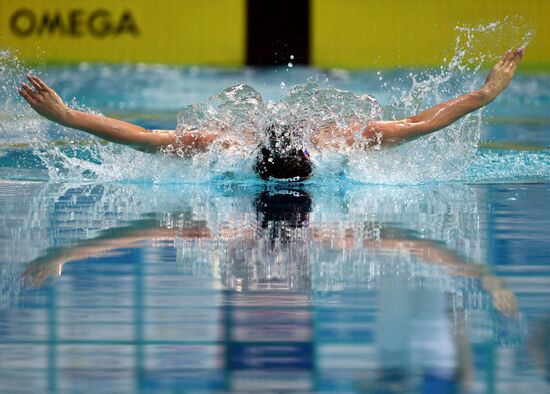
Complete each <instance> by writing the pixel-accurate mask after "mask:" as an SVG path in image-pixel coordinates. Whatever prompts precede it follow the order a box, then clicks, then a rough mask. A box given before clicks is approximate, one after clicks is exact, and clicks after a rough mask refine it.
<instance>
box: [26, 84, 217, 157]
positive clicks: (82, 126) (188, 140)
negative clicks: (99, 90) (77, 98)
mask: <svg viewBox="0 0 550 394" xmlns="http://www.w3.org/2000/svg"><path fill="white" fill-rule="evenodd" d="M27 78H28V80H29V82H30V83H31V85H32V86H30V85H28V84H26V83H23V84H22V86H21V88H20V89H19V94H20V95H21V96H22V97H23V98H24V99H25V100H26V101H27V102H28V103H29V104H30V106H31V107H32V108H33V109H34V110H35V111H36V112H38V113H39V114H40V115H42V116H43V117H45V118H47V119H49V120H51V121H52V122H55V123H58V124H60V125H63V126H66V127H70V128H73V129H78V130H82V131H85V132H87V133H90V134H93V135H95V136H97V137H100V138H103V139H105V140H107V141H111V142H116V143H118V144H124V145H128V146H131V147H132V148H135V149H138V150H141V151H146V152H151V153H153V152H158V151H159V150H161V149H163V148H168V147H173V148H174V149H181V150H183V152H184V153H186V154H192V153H193V152H194V151H204V150H206V149H208V146H209V145H210V143H212V141H214V140H215V139H216V137H217V134H216V133H202V132H197V133H189V134H186V135H185V136H178V135H176V133H175V131H174V130H147V129H144V128H143V127H140V126H137V125H134V124H131V123H128V122H125V121H122V120H118V119H113V118H108V117H106V116H101V115H95V114H90V113H86V112H81V111H77V110H74V109H71V108H69V107H67V106H66V105H65V103H64V102H63V100H61V98H60V97H59V96H58V95H57V93H56V92H55V91H54V90H53V89H52V88H50V87H49V86H48V85H46V83H44V81H42V80H41V79H40V78H38V77H37V76H35V75H31V74H29V75H27Z"/></svg>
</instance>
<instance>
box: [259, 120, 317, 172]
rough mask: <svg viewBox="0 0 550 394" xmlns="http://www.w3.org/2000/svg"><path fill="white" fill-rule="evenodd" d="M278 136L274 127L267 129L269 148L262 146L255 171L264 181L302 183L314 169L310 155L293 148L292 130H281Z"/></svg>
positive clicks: (287, 128) (300, 149)
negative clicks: (275, 180) (274, 180)
mask: <svg viewBox="0 0 550 394" xmlns="http://www.w3.org/2000/svg"><path fill="white" fill-rule="evenodd" d="M281 130H282V132H281V133H280V134H279V135H277V130H276V129H275V126H274V125H271V126H269V127H268V129H267V134H268V135H267V137H268V138H267V139H268V142H267V146H265V145H264V146H262V147H261V148H260V150H259V152H258V156H257V157H256V165H255V166H254V171H256V173H257V174H258V175H259V176H260V178H262V179H264V180H270V179H277V180H281V181H291V182H292V181H294V182H296V181H302V180H305V179H307V178H309V176H310V175H311V173H312V172H313V167H312V165H311V160H310V159H309V153H308V152H307V150H305V149H302V148H296V147H293V146H292V138H291V129H290V127H288V126H284V127H282V128H281Z"/></svg>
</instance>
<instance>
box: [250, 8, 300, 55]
mask: <svg viewBox="0 0 550 394" xmlns="http://www.w3.org/2000/svg"><path fill="white" fill-rule="evenodd" d="M309 7H310V5H309V0H248V2H247V46H246V63H247V64H249V65H254V66H272V65H278V64H287V63H288V62H290V61H291V62H292V63H293V64H308V63H309ZM291 55H293V56H294V59H293V60H291V59H290V56H291Z"/></svg>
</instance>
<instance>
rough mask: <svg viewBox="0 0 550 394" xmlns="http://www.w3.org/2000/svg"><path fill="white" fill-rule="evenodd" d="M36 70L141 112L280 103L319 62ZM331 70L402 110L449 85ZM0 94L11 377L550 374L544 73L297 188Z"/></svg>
mask: <svg viewBox="0 0 550 394" xmlns="http://www.w3.org/2000/svg"><path fill="white" fill-rule="evenodd" d="M39 72H40V73H41V74H42V75H45V78H46V80H47V81H49V82H51V83H52V85H53V86H55V87H56V88H58V89H59V91H60V93H61V95H62V96H63V97H64V98H66V99H69V100H70V98H72V97H77V98H78V99H77V100H78V101H77V102H75V103H73V104H74V105H78V106H81V107H84V108H88V109H94V110H99V111H101V112H103V113H105V114H113V115H117V116H119V117H122V118H125V119H127V120H130V121H135V122H137V123H139V124H141V125H143V126H145V127H151V128H173V127H175V126H176V112H177V111H178V110H179V109H180V108H181V107H182V106H185V105H188V104H191V103H194V102H201V101H203V100H205V99H206V98H207V97H209V96H211V95H214V94H216V93H218V92H220V91H222V90H223V89H225V88H226V87H228V86H231V85H235V84H238V83H246V84H249V85H251V86H253V87H254V88H255V89H256V90H257V91H258V92H260V93H261V94H262V96H263V97H264V100H278V99H279V98H280V97H284V96H285V95H286V94H287V93H288V90H289V87H290V86H292V85H294V84H300V83H304V82H305V81H307V79H308V78H309V77H311V76H314V75H317V74H318V71H316V70H312V69H307V68H296V67H294V68H292V69H288V70H287V69H284V68H283V69H272V70H264V71H260V70H255V69H245V70H208V69H193V68H191V69H189V68H185V69H183V68H171V67H164V66H91V65H82V66H78V67H63V68H50V69H48V70H39ZM415 73H418V74H417V75H419V77H418V78H419V79H422V78H425V76H424V77H422V74H421V70H417V71H415ZM16 74H17V73H16ZM10 78H11V79H10ZM10 78H6V81H5V82H4V87H5V88H6V91H8V92H11V90H9V89H10V87H11V85H10V84H11V83H12V82H13V81H14V80H15V79H16V78H15V77H13V78H12V77H11V76H10ZM327 78H328V80H329V83H330V84H331V85H333V86H335V87H337V88H340V89H346V90H353V91H355V92H356V93H357V94H367V93H368V94H372V95H374V96H375V97H376V98H377V99H378V100H379V101H380V103H381V104H382V105H383V106H384V107H385V112H386V115H389V116H392V115H393V114H399V113H401V112H405V111H407V110H409V109H412V108H413V107H414V106H415V105H419V106H423V105H426V104H429V103H430V102H432V101H433V100H435V98H436V97H435V96H434V94H435V93H434V89H431V88H430V90H429V91H426V92H425V93H424V95H421V96H420V97H419V96H414V95H413V96H411V95H408V93H410V92H411V90H410V89H409V87H410V86H411V85H412V82H411V77H410V76H409V71H406V72H405V71H394V72H385V73H381V74H378V73H376V72H358V73H350V72H345V71H338V70H337V71H331V72H329V73H328V74H327ZM481 78H482V76H481V74H480V75H478V74H475V75H473V76H468V78H466V77H464V76H460V75H459V76H457V77H456V78H455V79H452V80H450V81H446V82H444V83H445V84H446V85H442V84H439V83H438V84H437V85H436V86H437V87H438V88H440V89H441V92H440V94H441V96H442V97H446V96H448V95H452V94H453V93H457V92H460V91H462V90H463V89H464V87H463V86H462V85H461V83H463V82H464V81H465V80H466V79H468V81H470V82H471V83H475V82H476V81H479V80H481ZM423 80H425V79H423ZM282 82H284V83H282ZM322 83H324V82H322ZM384 84H386V85H384ZM396 87H401V89H397V88H396ZM416 92H417V93H418V91H416ZM392 97H393V99H392ZM410 97H416V101H414V102H413V103H412V104H411V103H409V104H407V103H408V101H407V99H408V98H410ZM399 99H402V100H401V101H400V100H399ZM3 100H4V101H3V108H4V112H3V114H2V120H1V123H0V125H1V130H0V136H1V138H2V147H1V148H0V221H1V223H0V273H1V277H0V392H5V393H18V392H21V393H26V392H29V393H31V392H32V393H36V392H45V391H49V392H86V391H93V392H106V393H107V392H112V393H121V392H283V391H284V392H324V393H325V392H326V393H329V392H338V393H340V392H358V393H390V392H398V393H410V392H422V393H454V392H474V393H524V392H532V393H535V392H536V393H543V392H548V391H549V389H550V386H549V377H550V364H549V357H550V350H549V347H548V345H549V343H550V341H549V338H550V307H549V306H548V305H550V292H549V288H550V287H549V286H550V260H549V256H550V233H549V231H548V228H549V227H550V215H548V213H549V209H548V207H549V206H550V166H549V164H550V152H549V150H548V149H549V144H550V133H549V130H548V129H549V125H550V115H549V114H550V111H549V109H550V77H548V76H547V75H519V76H518V77H517V78H516V79H515V80H514V81H513V83H512V85H511V86H510V89H509V90H508V91H507V92H506V94H504V95H503V96H501V97H500V98H499V99H498V100H497V101H496V102H495V103H493V105H492V106H491V107H490V108H489V109H488V110H487V111H486V112H485V113H484V114H483V116H482V117H480V118H477V117H471V118H470V119H469V120H468V121H467V122H465V123H463V124H461V125H460V127H458V128H456V129H451V130H450V131H447V132H446V133H442V134H440V135H438V136H437V137H436V138H435V139H429V138H428V139H422V140H419V141H416V142H415V143H413V144H412V145H407V146H404V147H403V148H399V149H400V150H392V151H389V152H386V153H384V152H383V153H382V154H379V155H378V156H372V157H374V159H373V158H372V157H371V158H367V159H365V160H366V161H362V160H363V159H362V158H357V157H353V156H349V157H347V158H346V160H344V161H342V160H340V161H337V164H335V163H334V162H333V161H331V160H329V159H327V160H326V162H322V163H320V164H319V166H318V168H317V173H316V175H315V176H314V177H313V178H312V179H311V181H309V182H306V183H304V184H274V183H270V184H266V183H262V182H258V181H257V180H256V179H255V178H254V177H253V176H252V175H251V174H249V173H247V172H246V167H245V164H246V161H239V162H229V161H228V162H224V163H221V164H220V163H218V162H216V163H214V162H207V163H208V164H207V165H206V166H205V167H201V165H200V163H199V165H196V166H189V164H188V163H186V162H185V161H183V160H176V159H170V158H162V157H159V156H150V155H146V154H142V153H139V152H132V151H130V150H126V149H122V148H120V149H119V148H112V147H110V146H103V145H100V144H97V143H95V142H93V141H92V142H90V141H89V139H88V138H87V137H85V136H82V135H81V134H78V133H75V132H72V131H69V130H66V129H62V128H59V127H56V126H53V125H50V124H48V123H45V122H42V121H41V120H39V119H38V118H35V117H34V116H33V115H32V114H31V113H30V112H28V111H27V110H25V109H24V107H23V106H22V104H21V103H20V102H18V101H17V98H16V97H15V96H13V95H12V93H9V94H7V95H6V96H5V97H4V99H3ZM391 103H393V105H392V104H391ZM411 106H412V107H411ZM461 138H463V140H461ZM375 154H376V153H375ZM369 160H370V161H369ZM399 160H401V161H399ZM377 163H378V164H377ZM379 163H385V166H382V165H380V164H379ZM392 163H393V164H392ZM231 166H234V167H231ZM231 168H233V169H234V171H230V169H231ZM228 169H229V170H228ZM362 169H368V170H369V171H364V172H365V173H367V175H364V174H363V173H362V172H361V171H359V170H362ZM210 170H212V171H213V172H214V174H215V176H211V175H209V171H210Z"/></svg>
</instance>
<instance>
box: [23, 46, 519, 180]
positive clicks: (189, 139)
mask: <svg viewBox="0 0 550 394" xmlns="http://www.w3.org/2000/svg"><path fill="white" fill-rule="evenodd" d="M523 52H524V49H523V48H519V49H515V50H511V51H508V52H506V53H505V54H504V55H502V57H501V58H500V60H499V61H498V63H497V64H496V65H495V66H494V67H493V69H492V70H491V71H490V73H489V75H488V77H487V80H486V81H485V83H484V85H483V86H482V87H481V88H480V89H478V90H475V91H472V92H469V93H466V94H464V95H462V96H459V97H455V98H453V99H451V100H448V101H446V102H444V103H441V104H438V105H436V106H434V107H432V108H429V109H427V110H425V111H424V112H421V113H419V114H417V115H414V116H411V117H409V118H406V119H402V120H389V121H384V120H380V121H375V120H371V121H369V122H367V124H359V123H357V124H352V125H351V126H350V127H349V128H346V129H344V128H341V127H338V126H337V125H336V124H329V125H326V126H324V127H322V128H321V129H320V130H318V131H317V132H316V133H314V134H313V135H312V137H311V143H312V145H313V147H314V148H315V149H317V150H319V151H321V150H338V149H341V148H342V141H344V144H347V145H348V146H353V145H354V144H355V143H356V142H357V141H356V137H355V135H356V134H359V135H361V136H362V138H363V139H364V140H363V141H361V143H360V144H358V145H360V146H362V147H365V148H369V147H372V146H375V145H378V144H379V145H380V146H392V145H399V144H402V143H404V142H407V141H411V140H414V139H416V138H419V137H421V136H423V135H427V134H430V133H433V132H435V131H438V130H441V129H443V128H445V127H447V126H449V125H450V124H452V123H453V122H455V121H457V120H458V119H460V118H462V117H463V116H465V115H467V114H469V113H470V112H473V111H475V110H477V109H479V108H482V107H484V106H486V105H487V104H489V103H491V102H492V101H493V100H494V99H495V98H496V97H497V96H498V95H499V94H500V93H502V92H503V91H504V89H506V88H507V87H508V85H509V83H510V81H511V80H512V78H513V76H514V74H515V72H516V68H517V65H518V63H519V61H520V59H521V58H522V56H523ZM27 78H28V80H29V82H30V85H29V84H27V83H23V84H22V86H21V88H19V94H20V95H21V96H22V97H23V98H24V99H25V100H26V101H27V102H28V103H29V104H30V106H31V107H32V108H33V109H34V110H35V111H36V112H38V113H39V114H40V115H42V116H43V117H45V118H46V119H49V120H51V121H52V122H55V123H58V124H60V125H63V126H66V127H70V128H73V129H78V130H82V131H85V132H87V133H90V134H93V135H95V136H97V137H100V138H103V139H105V140H107V141H111V142H115V143H118V144H124V145H128V146H131V147H132V148H135V149H138V150H140V151H145V152H151V153H154V152H160V151H166V150H178V151H181V152H183V153H184V154H185V155H186V156H191V155H193V154H195V153H197V152H205V151H207V150H208V148H209V147H210V146H211V144H212V143H213V142H214V141H215V140H216V139H218V138H220V137H221V136H223V131H216V130H209V131H193V132H189V133H185V134H183V135H181V134H177V133H176V131H175V130H146V129H144V128H142V127H140V126H137V125H134V124H131V123H128V122H125V121H122V120H118V119H113V118H108V117H105V116H101V115H95V114H90V113H86V112H81V111H77V110H74V109H71V108H69V107H67V106H66V105H65V103H64V102H63V100H62V99H61V98H60V97H59V96H58V95H57V93H56V92H55V91H54V90H53V89H52V88H50V87H49V86H48V85H46V83H44V82H43V81H42V80H41V79H40V78H39V77H37V76H36V75H31V74H29V75H27ZM267 131H268V134H269V135H268V142H267V143H266V144H264V145H263V146H261V147H260V149H259V150H258V156H257V159H256V165H255V166H254V169H255V171H256V173H257V174H258V175H259V176H260V177H261V178H262V179H265V180H269V179H272V178H274V179H279V180H296V181H299V180H304V179H307V178H308V177H309V176H310V175H311V173H312V171H313V167H312V164H311V161H310V158H309V153H308V152H307V150H305V149H299V148H293V147H291V146H290V145H288V144H287V145H286V146H285V143H284V141H280V140H278V138H277V136H276V133H275V130H274V129H273V127H270V128H269V129H268V130H267ZM357 132H359V133H357ZM226 145H227V144H222V145H221V146H222V147H224V146H226Z"/></svg>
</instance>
